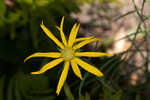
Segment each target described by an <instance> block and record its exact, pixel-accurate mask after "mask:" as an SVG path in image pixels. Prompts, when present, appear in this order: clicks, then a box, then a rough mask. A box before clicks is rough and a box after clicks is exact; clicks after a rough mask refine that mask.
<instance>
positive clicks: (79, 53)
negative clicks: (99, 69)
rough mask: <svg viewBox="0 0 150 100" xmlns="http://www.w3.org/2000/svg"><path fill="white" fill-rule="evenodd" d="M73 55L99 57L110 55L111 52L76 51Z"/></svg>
mask: <svg viewBox="0 0 150 100" xmlns="http://www.w3.org/2000/svg"><path fill="white" fill-rule="evenodd" d="M75 56H84V57H101V56H112V54H110V53H103V52H76V53H75Z"/></svg>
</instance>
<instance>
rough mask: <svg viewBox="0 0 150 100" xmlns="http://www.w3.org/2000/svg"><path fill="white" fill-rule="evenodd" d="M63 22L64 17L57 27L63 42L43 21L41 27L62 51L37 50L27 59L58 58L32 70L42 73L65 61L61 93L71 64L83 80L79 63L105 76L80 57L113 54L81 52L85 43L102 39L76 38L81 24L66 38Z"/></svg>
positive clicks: (59, 83)
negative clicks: (36, 69)
mask: <svg viewBox="0 0 150 100" xmlns="http://www.w3.org/2000/svg"><path fill="white" fill-rule="evenodd" d="M63 23H64V17H63V18H62V20H61V24H60V27H59V26H56V28H57V29H58V30H59V31H60V35H61V39H62V43H61V42H60V41H59V40H58V39H57V38H56V37H55V36H54V35H53V34H52V32H51V31H50V30H49V29H47V28H46V27H45V25H44V24H43V22H42V23H41V25H40V26H41V28H42V29H43V31H44V32H45V34H46V35H47V36H48V37H49V38H50V39H52V40H53V41H54V42H55V43H56V44H57V46H59V47H60V49H61V51H60V52H46V53H43V52H37V53H34V54H32V55H30V56H28V57H27V58H26V59H25V60H24V62H25V61H27V60H28V59H30V58H33V57H48V58H57V59H55V60H52V61H51V62H49V63H47V64H46V65H44V66H43V67H42V68H41V69H40V70H39V71H36V72H31V74H42V73H44V72H45V71H47V70H49V69H51V68H53V67H55V66H56V65H58V64H60V63H61V62H63V61H64V67H63V70H62V73H61V76H60V79H59V82H58V85H57V90H56V93H57V95H59V93H60V91H61V88H62V87H63V84H64V82H65V80H66V78H67V74H68V70H69V66H70V65H71V67H72V69H73V72H74V73H75V75H76V76H77V77H79V78H80V79H81V80H82V75H81V72H80V69H79V67H78V65H79V66H80V67H81V68H83V69H84V70H86V71H88V72H90V73H92V74H94V75H96V76H98V77H101V76H103V73H102V72H101V71H100V70H98V69H97V68H96V67H94V66H92V65H90V64H88V63H86V62H85V61H83V60H81V59H80V58H79V57H100V56H111V54H109V53H102V52H79V51H78V49H80V48H81V47H83V46H84V45H86V44H88V43H90V42H94V41H99V40H100V39H98V38H94V36H90V37H82V38H76V36H77V33H78V29H79V26H80V24H74V25H73V27H72V29H71V32H70V35H69V40H68V41H67V40H66V37H65V35H64V32H63Z"/></svg>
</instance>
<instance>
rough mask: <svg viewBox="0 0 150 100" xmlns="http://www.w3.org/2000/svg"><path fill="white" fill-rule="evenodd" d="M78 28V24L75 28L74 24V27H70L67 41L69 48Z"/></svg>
mask: <svg viewBox="0 0 150 100" xmlns="http://www.w3.org/2000/svg"><path fill="white" fill-rule="evenodd" d="M79 27H80V24H79V25H78V26H76V24H74V26H73V27H72V30H71V32H70V36H69V41H68V46H69V47H72V45H73V43H74V42H75V39H76V36H77V33H78V30H79Z"/></svg>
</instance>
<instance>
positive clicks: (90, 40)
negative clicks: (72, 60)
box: [73, 38, 100, 50]
mask: <svg viewBox="0 0 150 100" xmlns="http://www.w3.org/2000/svg"><path fill="white" fill-rule="evenodd" d="M94 41H100V39H98V38H93V39H89V40H85V41H82V42H80V43H78V44H77V45H75V46H74V47H73V49H74V50H76V49H79V48H81V47H83V46H84V45H86V44H88V43H90V42H94Z"/></svg>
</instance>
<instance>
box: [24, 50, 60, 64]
mask: <svg viewBox="0 0 150 100" xmlns="http://www.w3.org/2000/svg"><path fill="white" fill-rule="evenodd" d="M60 56H61V53H58V52H46V53H42V52H37V53H34V54H32V55H30V56H28V57H27V58H26V59H25V60H24V62H26V61H27V60H28V59H30V58H33V57H51V58H58V57H60Z"/></svg>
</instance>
